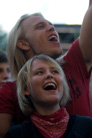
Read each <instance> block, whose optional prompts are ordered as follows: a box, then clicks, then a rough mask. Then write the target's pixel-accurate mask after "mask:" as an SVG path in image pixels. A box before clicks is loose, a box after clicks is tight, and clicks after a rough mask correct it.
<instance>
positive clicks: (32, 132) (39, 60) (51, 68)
mask: <svg viewBox="0 0 92 138" xmlns="http://www.w3.org/2000/svg"><path fill="white" fill-rule="evenodd" d="M17 94H18V101H19V105H20V108H21V110H22V111H23V113H24V114H26V115H28V116H30V117H29V119H28V120H27V121H25V122H24V123H23V124H20V125H17V126H14V127H12V128H11V129H10V130H9V132H8V133H7V134H6V136H5V138H92V119H91V118H89V117H81V116H78V115H69V114H68V112H67V111H66V109H65V105H66V104H67V102H68V100H70V96H69V88H68V85H67V82H66V78H65V75H64V72H63V70H62V69H61V67H60V66H59V64H58V63H57V62H56V61H54V60H53V59H52V58H50V57H48V56H46V55H39V56H35V57H33V58H32V59H30V60H28V62H27V63H26V64H25V65H24V67H23V68H22V69H21V70H20V72H19V74H18V78H17Z"/></svg>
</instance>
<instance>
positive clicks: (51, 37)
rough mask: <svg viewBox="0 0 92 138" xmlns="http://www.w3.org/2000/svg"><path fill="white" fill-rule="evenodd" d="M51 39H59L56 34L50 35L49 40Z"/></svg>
mask: <svg viewBox="0 0 92 138" xmlns="http://www.w3.org/2000/svg"><path fill="white" fill-rule="evenodd" d="M51 39H56V40H57V37H56V36H55V35H52V36H50V37H49V40H51Z"/></svg>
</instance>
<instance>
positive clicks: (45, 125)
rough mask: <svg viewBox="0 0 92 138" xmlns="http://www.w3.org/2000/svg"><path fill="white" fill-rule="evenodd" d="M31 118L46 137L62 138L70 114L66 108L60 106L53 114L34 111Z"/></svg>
mask: <svg viewBox="0 0 92 138" xmlns="http://www.w3.org/2000/svg"><path fill="white" fill-rule="evenodd" d="M31 120H32V122H33V123H34V124H35V126H36V127H37V128H38V129H39V131H40V133H41V134H42V135H43V136H44V137H45V138H61V137H62V136H63V134H64V133H65V131H66V128H67V124H68V121H69V114H68V112H67V111H66V109H65V108H60V109H59V110H58V111H57V112H55V113H53V114H52V115H40V114H38V113H35V112H34V113H33V114H32V115H31Z"/></svg>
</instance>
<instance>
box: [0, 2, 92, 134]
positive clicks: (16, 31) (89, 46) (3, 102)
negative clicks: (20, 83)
mask: <svg viewBox="0 0 92 138" xmlns="http://www.w3.org/2000/svg"><path fill="white" fill-rule="evenodd" d="M60 18H61V17H60ZM61 44H62V42H61V43H60V39H59V35H58V33H57V32H56V30H55V28H54V26H53V24H52V23H51V22H49V21H48V20H47V19H45V18H44V17H43V16H42V15H41V14H39V13H35V14H31V15H30V14H27V15H24V16H22V17H21V18H20V19H19V20H18V22H17V23H16V24H15V26H14V27H13V29H12V30H11V32H10V34H9V39H8V56H9V63H10V69H11V73H12V76H13V78H14V80H15V81H14V82H7V83H6V84H4V85H3V87H2V88H0V136H4V135H5V133H6V132H7V131H8V130H9V128H10V127H11V123H12V122H14V123H15V124H19V123H21V122H23V121H24V120H25V119H26V117H25V116H24V115H23V114H22V112H21V110H20V108H19V105H18V101H17V95H16V78H17V74H18V72H19V71H20V69H21V68H22V66H23V65H24V64H25V63H26V61H27V60H28V59H30V58H32V57H33V56H35V55H39V54H41V53H43V54H46V55H48V56H51V57H52V58H54V59H57V58H58V59H57V60H58V61H59V63H60V64H63V65H62V67H63V70H64V73H65V75H66V78H67V82H68V85H69V88H70V95H71V99H72V100H71V101H70V102H69V103H68V105H67V106H66V109H67V111H68V113H69V114H77V115H81V116H91V107H90V97H89V82H90V75H91V67H92V5H90V6H89V8H88V10H87V12H86V14H85V16H84V19H83V23H82V26H81V31H80V37H79V38H77V39H76V40H75V41H74V42H73V44H72V46H71V48H70V49H69V51H68V52H67V54H66V55H64V56H63V57H62V56H61V55H62V47H61Z"/></svg>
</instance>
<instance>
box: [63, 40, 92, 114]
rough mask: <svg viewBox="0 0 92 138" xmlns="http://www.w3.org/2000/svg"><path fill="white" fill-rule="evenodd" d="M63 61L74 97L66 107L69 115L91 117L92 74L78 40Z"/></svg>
mask: <svg viewBox="0 0 92 138" xmlns="http://www.w3.org/2000/svg"><path fill="white" fill-rule="evenodd" d="M63 59H64V60H65V61H66V63H65V64H64V67H63V69H64V72H65V74H66V78H67V81H68V84H69V87H70V94H71V97H72V102H71V103H70V104H68V106H67V107H66V108H67V111H68V112H69V114H78V115H82V116H91V109H90V99H89V81H90V75H91V73H89V72H88V71H87V68H86V64H85V62H84V59H83V56H82V53H81V50H80V47H79V42H78V39H77V40H76V41H75V42H74V43H73V44H72V46H71V48H70V49H69V51H68V52H67V54H66V55H65V56H64V57H63Z"/></svg>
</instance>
